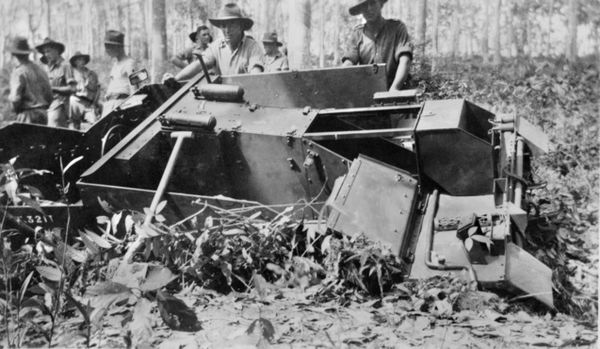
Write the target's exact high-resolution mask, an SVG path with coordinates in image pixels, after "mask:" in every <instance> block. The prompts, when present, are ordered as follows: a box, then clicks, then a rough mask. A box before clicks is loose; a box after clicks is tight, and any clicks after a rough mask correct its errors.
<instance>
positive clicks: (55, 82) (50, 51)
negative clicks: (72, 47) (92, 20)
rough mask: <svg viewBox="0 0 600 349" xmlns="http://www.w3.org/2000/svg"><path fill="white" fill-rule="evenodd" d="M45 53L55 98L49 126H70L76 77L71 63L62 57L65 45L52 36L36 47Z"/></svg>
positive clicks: (50, 110)
mask: <svg viewBox="0 0 600 349" xmlns="http://www.w3.org/2000/svg"><path fill="white" fill-rule="evenodd" d="M35 48H36V50H38V52H40V53H41V54H42V55H43V58H44V59H43V60H42V62H44V63H45V64H46V72H47V73H48V78H49V79H50V86H51V87H52V93H53V99H52V103H51V104H50V107H49V108H48V126H52V127H68V126H69V97H70V96H71V94H72V93H74V92H75V84H76V82H75V79H74V78H73V69H72V68H71V65H70V64H69V63H68V62H67V61H65V59H64V58H63V57H62V54H63V52H65V45H63V44H62V43H60V42H58V41H54V40H52V39H50V38H46V39H44V42H42V44H40V45H38V46H36V47H35Z"/></svg>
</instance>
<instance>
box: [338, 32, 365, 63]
mask: <svg viewBox="0 0 600 349" xmlns="http://www.w3.org/2000/svg"><path fill="white" fill-rule="evenodd" d="M361 40H362V27H357V28H355V29H354V30H353V31H352V34H351V35H350V38H349V40H348V42H347V43H346V48H345V50H344V55H343V56H342V62H344V61H346V60H348V61H350V62H352V64H358V63H359V59H360V55H359V47H360V42H361Z"/></svg>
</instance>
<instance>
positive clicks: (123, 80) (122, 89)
mask: <svg viewBox="0 0 600 349" xmlns="http://www.w3.org/2000/svg"><path fill="white" fill-rule="evenodd" d="M104 48H105V49H106V54H108V55H109V56H110V57H112V58H115V59H116V62H115V63H114V64H113V66H112V69H111V71H110V80H109V82H108V86H107V87H106V97H105V98H106V102H104V106H103V109H102V117H104V116H106V115H107V114H108V113H110V112H111V111H112V110H113V109H115V108H116V107H117V106H118V105H119V104H121V103H122V102H123V100H125V98H127V97H129V95H130V94H131V93H132V92H133V89H132V88H131V84H130V83H129V75H131V74H132V73H133V72H135V69H136V62H135V60H134V59H133V58H131V57H129V56H127V55H126V54H125V34H123V33H121V32H119V31H116V30H109V31H107V32H106V36H105V39H104Z"/></svg>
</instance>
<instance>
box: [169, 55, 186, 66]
mask: <svg viewBox="0 0 600 349" xmlns="http://www.w3.org/2000/svg"><path fill="white" fill-rule="evenodd" d="M171 63H173V65H174V66H176V67H177V68H181V69H183V68H185V67H186V66H187V65H188V64H187V62H185V61H184V60H183V59H181V58H179V57H173V59H171Z"/></svg>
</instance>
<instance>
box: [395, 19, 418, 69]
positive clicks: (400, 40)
mask: <svg viewBox="0 0 600 349" xmlns="http://www.w3.org/2000/svg"><path fill="white" fill-rule="evenodd" d="M397 23H398V24H397V26H396V47H395V50H394V58H395V59H396V61H399V60H400V56H402V55H403V54H407V55H408V56H409V57H410V59H411V60H412V58H413V45H412V43H411V41H410V36H409V35H408V31H407V30H406V25H405V24H404V23H402V22H400V21H398V22H397Z"/></svg>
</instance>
